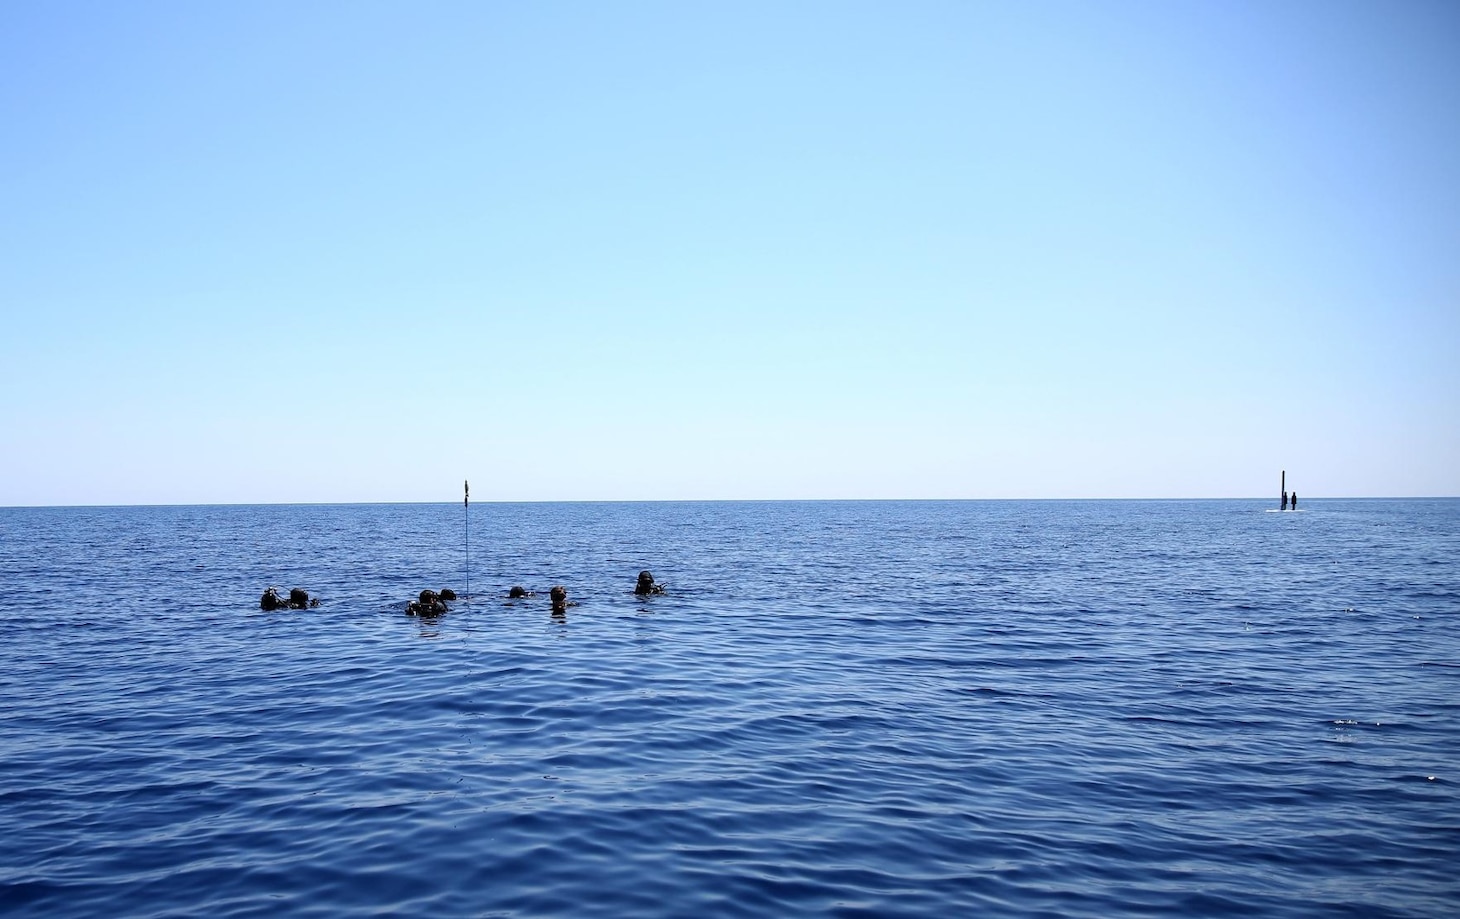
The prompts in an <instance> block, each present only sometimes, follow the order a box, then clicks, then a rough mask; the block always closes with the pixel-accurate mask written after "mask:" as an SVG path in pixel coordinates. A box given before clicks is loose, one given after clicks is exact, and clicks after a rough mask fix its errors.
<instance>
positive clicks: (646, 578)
mask: <svg viewBox="0 0 1460 919" xmlns="http://www.w3.org/2000/svg"><path fill="white" fill-rule="evenodd" d="M634 593H636V594H638V595H639V596H641V597H647V596H648V595H650V594H662V593H664V585H663V584H656V583H654V575H653V574H651V573H650V572H648V571H640V572H639V583H637V584H635V585H634Z"/></svg>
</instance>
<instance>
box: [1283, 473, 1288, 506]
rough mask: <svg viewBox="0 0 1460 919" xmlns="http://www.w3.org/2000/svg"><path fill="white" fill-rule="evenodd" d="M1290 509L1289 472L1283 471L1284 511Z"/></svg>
mask: <svg viewBox="0 0 1460 919" xmlns="http://www.w3.org/2000/svg"><path fill="white" fill-rule="evenodd" d="M1287 509H1288V471H1287V470H1286V469H1284V470H1283V510H1287Z"/></svg>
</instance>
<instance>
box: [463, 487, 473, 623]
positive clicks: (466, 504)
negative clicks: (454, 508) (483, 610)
mask: <svg viewBox="0 0 1460 919" xmlns="http://www.w3.org/2000/svg"><path fill="white" fill-rule="evenodd" d="M461 507H462V513H463V514H464V515H465V516H466V588H465V589H464V590H463V591H462V595H463V596H465V597H466V602H468V603H470V602H471V483H470V482H468V481H466V480H465V479H463V480H462V482H461Z"/></svg>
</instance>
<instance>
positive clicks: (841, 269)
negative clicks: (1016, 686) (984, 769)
mask: <svg viewBox="0 0 1460 919" xmlns="http://www.w3.org/2000/svg"><path fill="white" fill-rule="evenodd" d="M0 305H3V310H4V317H5V318H4V324H3V328H4V331H3V335H0V394H3V400H0V505H22V504H133V503H138V504H150V503H231V502H339V501H434V500H443V501H444V500H453V499H455V498H457V497H459V494H460V486H461V481H462V480H463V479H467V478H469V479H471V481H472V486H473V487H472V492H473V498H474V500H477V501H485V500H580V499H583V500H597V499H605V500H614V499H677V498H710V499H715V498H983V497H989V498H999V497H1034V498H1039V497H1049V498H1058V497H1238V496H1267V495H1271V494H1274V493H1275V492H1276V490H1277V480H1278V473H1279V471H1280V470H1282V469H1286V470H1287V471H1288V481H1289V484H1290V485H1292V486H1293V487H1295V488H1296V489H1297V490H1298V491H1299V492H1300V493H1303V494H1307V495H1311V496H1313V497H1321V496H1328V495H1344V496H1353V495H1457V494H1460V359H1457V356H1460V6H1457V5H1455V4H1453V3H1449V2H1423V0H1415V2H1404V3H1397V4H1379V3H1373V2H1342V0H1340V2H1313V3H1303V2H1276V3H1274V2H1261V3H1241V2H1206V3H1202V2H1164V0H1163V2H1152V3H1056V2H1039V3H1017V4H1016V3H1008V4H981V3H972V2H957V3H931V2H928V3H887V2H883V3H855V2H836V3H815V2H805V3H801V2H798V3H764V4H761V3H753V2H752V3H744V2H737V3H725V4H708V3H705V4H701V3H677V2H666V3H645V2H624V3H586V2H585V3H541V4H511V5H508V4H489V3H485V2H471V3H459V4H458V3H448V2H433V3H424V4H406V3H364V2H340V3H304V4H300V3H294V2H289V3H267V2H250V3H234V4H221V3H184V2H178V3H148V2H139V3H131V4H117V3H99V2H98V3H79V2H78V3H68V2H62V3H41V2H26V0H17V2H10V3H6V4H4V5H0Z"/></svg>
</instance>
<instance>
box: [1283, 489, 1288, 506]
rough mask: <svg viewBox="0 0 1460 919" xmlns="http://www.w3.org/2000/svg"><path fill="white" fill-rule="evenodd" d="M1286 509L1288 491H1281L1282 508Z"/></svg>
mask: <svg viewBox="0 0 1460 919" xmlns="http://www.w3.org/2000/svg"><path fill="white" fill-rule="evenodd" d="M1287 509H1288V493H1287V492H1283V510H1287Z"/></svg>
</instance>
